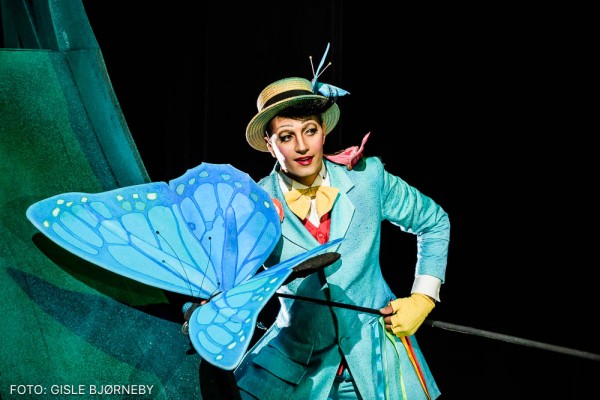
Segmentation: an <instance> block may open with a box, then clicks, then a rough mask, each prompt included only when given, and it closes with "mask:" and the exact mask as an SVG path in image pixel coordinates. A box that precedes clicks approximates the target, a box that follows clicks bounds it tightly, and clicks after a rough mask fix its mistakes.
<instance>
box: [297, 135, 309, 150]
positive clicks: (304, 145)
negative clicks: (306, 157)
mask: <svg viewBox="0 0 600 400" xmlns="http://www.w3.org/2000/svg"><path fill="white" fill-rule="evenodd" d="M297 139H298V140H296V153H298V154H306V152H308V143H306V141H305V140H304V138H303V137H302V135H298V136H297Z"/></svg>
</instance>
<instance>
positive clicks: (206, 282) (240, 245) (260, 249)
mask: <svg viewBox="0 0 600 400" xmlns="http://www.w3.org/2000/svg"><path fill="white" fill-rule="evenodd" d="M26 214H27V218H28V219H29V220H30V221H31V222H32V223H33V225H35V226H36V227H37V228H38V229H39V230H40V231H41V232H42V233H43V234H45V235H46V236H47V237H48V238H50V239H51V240H53V241H54V242H56V243H57V244H58V245H60V246H61V247H63V248H65V249H66V250H68V251H70V252H71V253H73V254H75V255H77V256H79V257H81V258H83V259H85V260H87V261H90V262H92V263H94V264H97V265H99V266H101V267H103V268H105V269H108V270H110V271H112V272H115V273H117V274H120V275H123V276H126V277H128V278H131V279H134V280H136V281H139V282H142V283H145V284H148V285H151V286H154V287H158V288H162V289H165V290H169V291H173V292H177V293H182V294H187V295H193V296H198V297H204V298H208V297H210V296H211V295H212V294H214V293H216V292H218V291H222V290H227V289H229V288H231V287H233V286H235V285H236V284H237V283H239V282H242V281H244V280H246V279H248V277H249V276H252V275H253V274H254V273H255V272H256V270H257V269H258V268H259V267H260V266H261V265H262V263H263V262H264V260H265V259H266V258H267V257H268V255H269V254H270V252H271V251H272V250H273V248H274V246H275V244H276V243H277V241H278V239H279V237H280V235H281V228H280V224H279V218H278V215H277V212H276V210H275V208H274V207H273V203H272V202H271V199H270V197H269V196H268V194H267V193H266V192H265V191H264V190H263V189H262V188H260V186H258V185H257V184H256V183H255V182H254V181H253V180H252V179H251V178H250V177H249V176H248V175H247V174H246V173H243V172H241V171H239V170H237V169H235V168H234V167H232V166H231V165H228V164H209V163H203V164H200V165H199V166H197V167H196V168H193V169H190V170H188V171H187V172H186V173H185V174H184V175H183V176H181V177H179V178H177V179H174V180H172V181H170V182H169V184H167V183H165V182H154V183H148V184H142V185H134V186H128V187H124V188H119V189H115V190H111V191H108V192H103V193H95V194H89V193H75V192H74V193H65V194H60V195H57V196H53V197H50V198H47V199H44V200H41V201H39V202H37V203H34V204H32V205H31V206H30V207H29V208H28V209H27V213H26Z"/></svg>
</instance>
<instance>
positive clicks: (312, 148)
mask: <svg viewBox="0 0 600 400" xmlns="http://www.w3.org/2000/svg"><path fill="white" fill-rule="evenodd" d="M319 121H320V119H319V118H318V116H311V117H308V118H306V119H302V120H298V119H292V118H287V117H275V118H273V119H272V120H271V122H270V123H269V125H268V126H267V129H268V132H269V134H270V135H271V136H270V137H269V138H265V141H266V142H267V147H268V149H269V151H270V152H271V155H272V156H273V157H275V158H276V159H277V161H278V162H279V165H280V166H281V168H282V169H283V171H284V172H285V174H286V175H288V176H289V177H290V178H292V179H294V180H295V181H297V182H300V183H301V184H303V185H306V186H310V185H311V184H312V183H313V182H314V180H315V178H316V177H317V175H318V174H319V171H320V170H321V166H322V161H323V144H324V143H325V131H324V126H323V125H322V124H321V123H320V122H319Z"/></svg>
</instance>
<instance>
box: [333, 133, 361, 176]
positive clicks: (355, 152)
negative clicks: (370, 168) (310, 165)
mask: <svg viewBox="0 0 600 400" xmlns="http://www.w3.org/2000/svg"><path fill="white" fill-rule="evenodd" d="M370 134H371V132H369V133H367V134H366V135H365V137H363V139H362V142H361V144H360V147H358V146H351V147H348V148H347V149H346V150H340V151H337V152H335V153H333V154H325V155H324V156H323V157H325V158H326V159H328V160H329V161H331V162H334V163H336V164H341V165H345V166H346V168H348V170H351V169H352V168H353V167H354V166H355V165H356V163H357V162H358V161H359V160H360V159H361V158H362V156H363V150H364V149H365V143H367V140H368V139H369V135H370Z"/></svg>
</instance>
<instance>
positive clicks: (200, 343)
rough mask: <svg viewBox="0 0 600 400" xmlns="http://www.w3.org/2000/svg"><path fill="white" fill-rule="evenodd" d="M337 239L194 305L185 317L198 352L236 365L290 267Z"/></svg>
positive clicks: (220, 363) (224, 364) (225, 365)
mask: <svg viewBox="0 0 600 400" xmlns="http://www.w3.org/2000/svg"><path fill="white" fill-rule="evenodd" d="M341 241H342V239H341V238H340V239H336V240H333V241H331V242H328V243H325V244H323V245H320V246H318V247H315V248H314V249H312V250H309V251H307V252H305V253H301V254H299V255H297V256H295V257H292V258H290V259H288V260H286V261H283V262H281V263H279V264H277V265H275V266H273V267H271V268H269V269H267V270H265V271H262V272H260V273H258V274H256V275H255V276H253V277H251V278H250V279H248V280H247V281H245V282H242V283H240V284H239V285H237V286H235V287H233V288H231V289H229V290H227V291H224V292H222V293H219V294H218V295H216V296H215V297H214V298H213V299H211V301H209V302H208V303H207V304H205V305H203V306H201V307H199V308H197V309H196V310H195V311H194V312H193V313H192V315H191V317H190V320H189V336H190V340H191V342H192V345H193V346H194V348H195V349H196V351H197V352H198V354H199V355H200V356H201V357H202V358H203V359H204V360H206V361H208V362H210V363H211V364H213V365H215V366H217V367H219V368H222V369H225V370H232V369H234V368H236V367H237V366H238V365H239V363H240V362H241V360H242V358H243V356H244V354H245V353H246V350H247V348H248V345H249V344H250V340H251V339H252V335H253V334H254V329H255V326H256V322H257V318H258V314H259V313H260V311H261V310H262V309H263V308H264V306H265V305H266V303H267V302H268V301H269V299H271V297H273V295H274V294H275V292H276V291H277V289H279V287H280V286H281V285H282V284H283V283H284V282H285V280H286V279H287V278H288V277H289V276H290V274H291V273H292V271H293V268H294V267H295V266H297V265H298V264H300V263H302V262H303V261H305V260H307V259H309V258H311V257H313V256H315V255H318V254H320V253H323V252H325V251H327V250H328V249H330V248H332V247H334V246H336V245H337V244H338V243H339V242H341Z"/></svg>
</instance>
